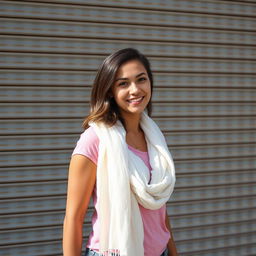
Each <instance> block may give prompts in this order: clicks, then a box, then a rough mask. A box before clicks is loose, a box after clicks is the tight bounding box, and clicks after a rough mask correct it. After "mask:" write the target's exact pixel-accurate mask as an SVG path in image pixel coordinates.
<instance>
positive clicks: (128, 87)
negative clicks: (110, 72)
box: [112, 60, 151, 117]
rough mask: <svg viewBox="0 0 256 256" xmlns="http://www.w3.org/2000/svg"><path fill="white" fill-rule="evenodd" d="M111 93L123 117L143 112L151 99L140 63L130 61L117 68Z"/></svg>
mask: <svg viewBox="0 0 256 256" xmlns="http://www.w3.org/2000/svg"><path fill="white" fill-rule="evenodd" d="M112 93H113V97H114V99H115V101H116V103H117V105H118V106H119V110H120V112H121V114H122V116H123V117H125V116H126V115H127V114H128V115H131V114H132V115H140V114H141V113H142V112H143V111H144V109H145V108H146V106H147V104H148V102H149V100H150V97H151V86H150V80H149V77H148V74H147V71H146V69H145V67H144V66H143V64H142V63H141V62H140V61H138V60H130V61H127V62H125V63H124V64H122V65H121V66H120V67H119V69H118V71H117V74H116V78H115V82H114V85H113V87H112Z"/></svg>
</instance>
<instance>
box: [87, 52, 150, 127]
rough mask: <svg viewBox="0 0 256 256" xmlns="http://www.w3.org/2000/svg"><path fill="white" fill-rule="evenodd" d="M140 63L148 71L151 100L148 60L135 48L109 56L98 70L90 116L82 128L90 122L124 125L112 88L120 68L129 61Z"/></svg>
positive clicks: (148, 107) (92, 92) (92, 94)
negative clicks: (112, 95)
mask: <svg viewBox="0 0 256 256" xmlns="http://www.w3.org/2000/svg"><path fill="white" fill-rule="evenodd" d="M130 60H138V61H140V62H141V63H142V64H143V66H144V67H145V69H146V71H147V75H148V77H149V80H150V86H151V98H152V93H153V75H152V72H151V67H150V63H149V61H148V59H147V58H146V57H145V56H144V55H143V54H142V53H140V52H139V51H138V50H136V49H133V48H125V49H121V50H119V51H117V52H114V53H113V54H111V55H109V56H108V57H107V58H106V59H105V60H104V61H103V62H102V64H101V66H100V67H99V69H98V72H97V75H96V77H95V80H94V82H93V88H92V91H91V100H90V114H89V115H88V116H87V117H86V118H85V120H84V121H83V125H82V127H83V128H84V129H87V128H88V127H89V122H91V121H92V122H103V123H104V124H106V125H108V126H113V125H114V124H115V123H116V122H117V121H118V120H120V121H121V122H122V123H123V125H124V120H123V118H122V116H121V114H120V111H119V108H118V105H117V104H116V102H115V99H114V97H111V88H112V86H113V85H114V81H115V78H116V73H117V71H118V69H119V67H120V66H121V65H122V64H124V63H125V62H127V61H130ZM151 98H150V101H149V103H148V105H147V107H146V109H147V112H148V115H149V116H151V113H152V103H151Z"/></svg>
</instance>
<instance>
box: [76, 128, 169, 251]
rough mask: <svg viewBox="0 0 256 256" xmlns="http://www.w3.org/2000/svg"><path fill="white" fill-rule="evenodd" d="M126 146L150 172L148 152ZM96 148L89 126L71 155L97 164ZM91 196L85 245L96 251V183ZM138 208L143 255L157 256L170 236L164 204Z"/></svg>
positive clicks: (94, 134)
mask: <svg viewBox="0 0 256 256" xmlns="http://www.w3.org/2000/svg"><path fill="white" fill-rule="evenodd" d="M128 148H129V149H130V150H131V151H133V152H134V153H135V154H136V155H137V156H139V157H140V158H141V159H142V160H143V161H144V163H145V165H146V166H147V167H148V169H149V172H150V171H151V166H150V163H149V156H148V153H147V152H142V151H139V150H137V149H135V148H133V147H131V146H129V145H128ZM98 149H99V138H98V136H97V134H96V133H95V131H94V130H93V128H92V127H89V128H88V129H86V130H85V131H84V132H83V133H82V134H81V135H80V139H79V140H78V141H77V144H76V147H75V149H74V151H73V153H72V156H73V155H75V154H80V155H84V156H86V157H88V158H89V159H91V160H92V161H93V162H94V163H95V164H96V165H97V161H98ZM92 197H93V204H94V207H95V211H94V213H93V216H92V231H91V233H90V235H89V240H88V242H87V245H86V246H87V247H89V248H91V249H93V250H96V251H98V250H99V233H100V226H99V219H98V217H97V216H98V215H97V212H98V209H99V205H98V202H97V190H96V185H95V187H94V190H93V195H92ZM139 209H140V213H141V217H142V221H143V227H144V256H159V255H161V253H162V252H163V251H164V250H165V248H166V245H167V243H168V240H169V238H170V232H169V230H168V229H167V227H166V225H165V216H166V205H164V206H162V207H161V208H160V209H158V210H149V209H146V208H144V207H143V206H141V205H140V204H139Z"/></svg>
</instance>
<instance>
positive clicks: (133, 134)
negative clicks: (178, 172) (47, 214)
mask: <svg viewBox="0 0 256 256" xmlns="http://www.w3.org/2000/svg"><path fill="white" fill-rule="evenodd" d="M152 91H153V77H152V73H151V69H150V64H149V62H148V60H147V58H146V57H145V56H144V55H143V54H141V53H140V52H139V51H137V50H135V49H133V48H126V49H122V50H119V51H117V52H115V53H113V54H111V55H110V56H108V57H107V58H106V59H105V60H104V61H103V63H102V65H101V66H100V68H99V70H98V73H97V76H96V78H95V81H94V84H93V89H92V94H91V111H90V114H89V116H88V117H87V118H86V119H85V121H84V123H83V127H84V128H85V131H84V132H83V133H82V134H81V135H80V139H79V140H78V142H77V145H76V147H75V149H74V151H73V154H72V157H71V161H70V166H69V177H68V190H67V205H66V215H65V219H64V229H63V251H64V256H78V255H79V256H80V254H81V249H82V226H83V221H84V217H85V215H86V212H87V208H88V204H89V200H90V198H91V196H92V198H93V203H94V207H95V211H94V214H93V216H92V227H93V230H92V232H91V233H90V236H89V241H88V243H87V246H86V247H87V248H86V254H85V255H86V256H90V255H95V256H99V255H113V256H144V255H145V256H160V255H161V256H162V255H163V256H164V255H171V256H176V255H177V251H176V247H175V243H174V241H173V236H172V233H171V227H170V223H169V218H168V215H167V211H166V202H167V201H168V199H169V197H170V195H171V193H172V191H173V188H174V184H175V170H174V163H173V159H172V156H171V154H170V152H169V150H168V147H167V145H166V141H165V139H164V136H163V134H162V132H161V131H160V129H159V128H158V126H157V125H156V123H155V122H154V121H153V120H152V119H151V118H150V114H151V98H152Z"/></svg>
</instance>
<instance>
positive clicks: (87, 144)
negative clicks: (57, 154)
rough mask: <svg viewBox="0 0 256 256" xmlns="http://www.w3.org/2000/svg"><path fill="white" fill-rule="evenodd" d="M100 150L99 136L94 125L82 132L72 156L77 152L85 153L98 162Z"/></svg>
mask: <svg viewBox="0 0 256 256" xmlns="http://www.w3.org/2000/svg"><path fill="white" fill-rule="evenodd" d="M98 150H99V138H98V136H97V134H96V132H95V131H94V129H93V127H89V128H87V129H86V130H84V131H83V132H82V133H81V134H80V138H79V140H78V141H77V144H76V147H75V149H74V151H73V153H72V156H73V155H75V154H81V155H85V156H87V157H89V158H90V159H92V160H93V161H94V162H95V163H96V162H97V161H96V160H97V158H98Z"/></svg>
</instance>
